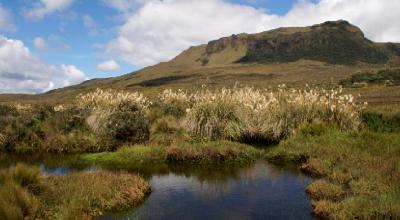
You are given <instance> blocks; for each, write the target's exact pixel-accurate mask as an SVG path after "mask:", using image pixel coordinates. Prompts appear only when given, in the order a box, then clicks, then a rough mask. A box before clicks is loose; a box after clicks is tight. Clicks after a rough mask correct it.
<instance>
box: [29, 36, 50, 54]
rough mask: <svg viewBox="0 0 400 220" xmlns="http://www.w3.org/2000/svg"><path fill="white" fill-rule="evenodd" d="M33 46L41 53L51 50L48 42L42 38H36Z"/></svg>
mask: <svg viewBox="0 0 400 220" xmlns="http://www.w3.org/2000/svg"><path fill="white" fill-rule="evenodd" d="M33 45H34V46H35V47H36V48H37V49H38V50H41V51H46V50H48V49H49V47H48V45H47V42H46V40H45V39H43V38H41V37H35V39H33Z"/></svg>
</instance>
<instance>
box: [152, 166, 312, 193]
mask: <svg viewBox="0 0 400 220" xmlns="http://www.w3.org/2000/svg"><path fill="white" fill-rule="evenodd" d="M215 172H218V171H215ZM297 174H298V173H297ZM221 175H226V174H222V173H221ZM213 176H214V177H215V178H210V179H204V178H199V177H197V176H195V175H193V176H188V175H176V174H173V173H170V174H168V175H159V176H153V177H152V179H151V185H152V187H153V188H154V189H155V190H157V191H159V192H160V193H171V192H175V191H181V190H184V191H186V192H189V193H191V194H192V195H193V196H194V197H196V198H197V199H199V200H204V201H208V200H216V199H221V197H223V196H224V195H228V194H231V195H232V196H235V194H236V193H235V190H236V188H241V189H246V188H249V189H251V188H257V187H262V186H263V185H268V186H269V187H270V188H275V187H277V188H279V187H286V186H287V185H293V184H296V185H306V184H308V182H309V178H307V177H305V176H302V175H296V176H295V175H293V174H291V173H288V172H287V171H285V170H282V169H278V168H275V167H272V166H270V165H268V164H266V163H257V164H255V165H254V166H251V167H246V168H242V169H240V170H239V171H238V173H236V174H235V175H232V176H231V177H226V176H224V177H223V178H219V177H220V176H218V175H215V174H214V175H213ZM252 193H254V194H255V195H254V196H257V193H258V192H255V191H252V190H249V192H248V194H249V195H250V194H252Z"/></svg>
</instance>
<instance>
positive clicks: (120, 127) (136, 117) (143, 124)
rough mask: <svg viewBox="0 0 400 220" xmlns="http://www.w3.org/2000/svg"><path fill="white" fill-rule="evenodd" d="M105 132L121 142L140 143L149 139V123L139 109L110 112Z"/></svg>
mask: <svg viewBox="0 0 400 220" xmlns="http://www.w3.org/2000/svg"><path fill="white" fill-rule="evenodd" d="M105 132H106V134H107V135H108V136H109V137H110V138H111V139H113V140H116V141H117V142H122V143H142V142H144V141H147V140H148V139H149V134H150V131H149V123H148V121H147V119H146V118H145V116H144V114H143V113H142V112H140V111H134V112H115V113H112V114H111V115H110V116H109V118H108V121H107V124H106V130H105Z"/></svg>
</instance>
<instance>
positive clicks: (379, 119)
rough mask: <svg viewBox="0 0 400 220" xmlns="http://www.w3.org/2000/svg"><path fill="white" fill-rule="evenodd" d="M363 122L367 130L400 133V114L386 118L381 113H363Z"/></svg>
mask: <svg viewBox="0 0 400 220" xmlns="http://www.w3.org/2000/svg"><path fill="white" fill-rule="evenodd" d="M362 121H363V123H364V125H365V126H366V127H367V128H369V129H371V130H373V131H379V132H394V131H400V114H396V115H393V116H385V115H383V114H381V113H375V112H363V113H362Z"/></svg>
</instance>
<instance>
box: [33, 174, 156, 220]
mask: <svg viewBox="0 0 400 220" xmlns="http://www.w3.org/2000/svg"><path fill="white" fill-rule="evenodd" d="M39 187H40V188H41V189H42V191H41V192H40V194H39V195H38V198H39V200H40V202H41V204H42V207H41V211H42V212H43V213H42V215H43V217H44V218H46V219H76V218H85V217H86V218H87V217H90V216H99V215H102V214H104V211H110V210H124V209H127V208H130V207H133V206H135V205H137V204H139V203H140V202H141V201H143V200H144V198H145V196H146V194H147V193H149V192H150V186H149V184H148V183H147V182H146V181H144V180H143V179H142V178H140V177H138V176H136V175H131V174H124V173H120V174H117V173H112V172H108V171H97V172H94V173H78V174H71V175H69V176H66V177H62V176H48V177H44V178H42V179H41V181H40V184H39Z"/></svg>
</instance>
